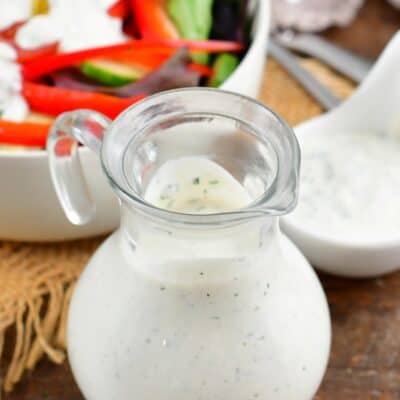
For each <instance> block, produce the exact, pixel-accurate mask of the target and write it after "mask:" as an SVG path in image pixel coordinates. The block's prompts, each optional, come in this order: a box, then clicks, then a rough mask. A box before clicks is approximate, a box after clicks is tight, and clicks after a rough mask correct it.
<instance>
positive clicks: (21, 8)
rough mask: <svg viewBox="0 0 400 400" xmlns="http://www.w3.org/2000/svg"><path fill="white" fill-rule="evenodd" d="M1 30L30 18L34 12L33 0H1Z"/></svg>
mask: <svg viewBox="0 0 400 400" xmlns="http://www.w3.org/2000/svg"><path fill="white" fill-rule="evenodd" d="M0 10H1V12H0V30H1V29H6V28H8V27H10V26H11V25H13V24H15V23H16V22H21V21H24V20H26V19H28V18H29V17H30V16H31V14H32V0H0Z"/></svg>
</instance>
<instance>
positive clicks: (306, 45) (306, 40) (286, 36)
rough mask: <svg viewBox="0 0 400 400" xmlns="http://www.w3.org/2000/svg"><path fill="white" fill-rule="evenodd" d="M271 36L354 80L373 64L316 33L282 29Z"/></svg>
mask: <svg viewBox="0 0 400 400" xmlns="http://www.w3.org/2000/svg"><path fill="white" fill-rule="evenodd" d="M273 37H274V39H275V40H276V42H277V43H278V44H280V45H281V46H283V47H286V48H288V49H291V50H295V51H298V52H301V53H304V54H307V55H309V56H312V57H315V58H318V59H319V60H321V61H323V62H325V63H326V64H328V65H329V66H331V67H332V68H334V69H335V70H336V71H338V72H340V73H342V74H343V75H345V76H347V77H349V78H350V79H352V80H353V81H355V82H361V81H362V80H363V79H364V78H365V77H366V75H367V74H368V72H369V70H370V69H371V67H372V65H373V63H372V62H371V61H368V60H367V59H365V58H363V57H361V56H358V55H356V54H353V53H352V52H350V51H348V50H346V49H343V48H342V47H339V46H336V45H335V44H333V43H331V42H329V41H328V40H325V39H323V38H322V37H320V36H318V35H313V34H310V33H296V32H293V31H290V30H283V31H275V32H274V34H273Z"/></svg>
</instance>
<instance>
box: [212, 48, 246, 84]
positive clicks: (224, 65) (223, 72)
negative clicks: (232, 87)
mask: <svg viewBox="0 0 400 400" xmlns="http://www.w3.org/2000/svg"><path fill="white" fill-rule="evenodd" d="M238 65H239V58H238V57H237V56H235V55H234V54H230V53H222V54H219V55H218V56H217V58H216V59H215V61H214V65H213V72H212V75H211V77H210V80H209V82H208V84H209V86H212V87H218V86H221V85H222V84H223V83H224V82H225V81H226V79H228V78H229V76H230V75H231V73H232V72H233V71H234V70H235V69H236V67H237V66H238Z"/></svg>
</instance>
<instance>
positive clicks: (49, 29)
mask: <svg viewBox="0 0 400 400" xmlns="http://www.w3.org/2000/svg"><path fill="white" fill-rule="evenodd" d="M114 2H115V0H50V2H49V13H48V14H43V15H36V16H34V17H32V18H31V19H30V20H29V21H28V22H27V23H26V24H24V25H23V26H22V27H21V28H20V29H19V30H18V31H17V34H16V41H17V43H18V45H19V46H21V47H22V48H25V49H34V48H37V47H40V46H44V45H48V44H51V43H54V42H59V48H60V50H61V51H64V52H66V51H75V50H82V49H88V48H92V47H98V46H106V45H112V44H117V43H120V42H123V41H125V40H126V37H125V35H124V34H123V32H122V21H121V20H120V19H119V18H113V17H110V16H109V15H108V14H107V9H108V7H109V6H110V5H111V4H113V3H114Z"/></svg>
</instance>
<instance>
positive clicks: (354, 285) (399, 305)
mask: <svg viewBox="0 0 400 400" xmlns="http://www.w3.org/2000/svg"><path fill="white" fill-rule="evenodd" d="M399 28H400V12H398V11H395V10H394V9H393V8H391V7H390V6H389V5H387V4H386V2H384V0H368V1H367V3H366V5H365V6H364V7H363V8H362V10H361V13H360V15H359V17H358V18H357V20H356V21H355V22H354V23H353V24H352V25H351V26H348V27H346V28H340V29H339V28H333V29H330V30H329V31H327V32H326V33H325V36H326V37H328V38H329V39H330V40H332V41H335V42H337V43H339V44H341V45H343V46H344V47H347V48H349V49H351V50H353V51H355V52H358V53H360V54H362V55H364V56H367V57H369V58H376V57H377V56H378V55H379V53H380V51H381V50H382V48H383V47H384V45H385V44H386V42H387V41H388V40H389V39H390V37H391V36H392V35H393V33H394V32H396V30H397V29H399ZM399 73H400V66H399ZM321 281H322V283H323V286H324V288H325V290H326V293H327V296H328V300H329V305H330V309H331V315H332V323H333V343H332V352H331V358H330V363H329V368H328V371H327V373H326V376H325V379H324V381H323V384H322V386H321V388H320V390H319V392H318V394H317V396H316V398H315V399H316V400H369V399H381V400H400V272H398V273H395V274H392V275H390V276H387V277H384V278H379V279H373V280H346V279H339V278H334V277H328V276H324V275H321ZM4 399H5V400H40V399H48V400H82V399H83V397H82V396H81V394H80V393H79V390H78V388H77V387H76V385H75V383H74V381H73V378H72V375H71V372H70V370H69V367H68V364H67V363H65V364H64V365H63V366H54V365H52V364H50V363H48V362H42V363H41V364H40V365H39V367H38V368H37V369H36V370H35V371H34V372H33V373H32V375H31V376H27V377H26V378H25V379H24V381H23V382H22V383H21V384H20V385H18V387H17V388H16V390H15V391H14V392H13V393H12V394H10V395H8V396H5V398H4ZM121 400H126V399H121ZM138 400H139V399H138ZM210 400H212V399H210Z"/></svg>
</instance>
